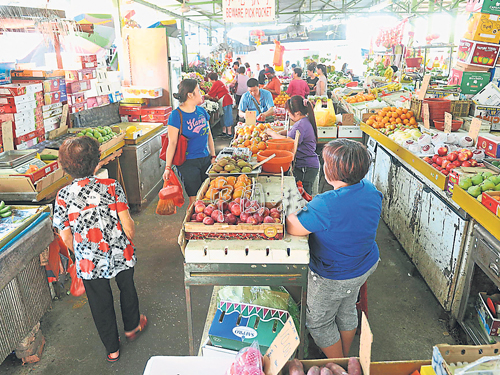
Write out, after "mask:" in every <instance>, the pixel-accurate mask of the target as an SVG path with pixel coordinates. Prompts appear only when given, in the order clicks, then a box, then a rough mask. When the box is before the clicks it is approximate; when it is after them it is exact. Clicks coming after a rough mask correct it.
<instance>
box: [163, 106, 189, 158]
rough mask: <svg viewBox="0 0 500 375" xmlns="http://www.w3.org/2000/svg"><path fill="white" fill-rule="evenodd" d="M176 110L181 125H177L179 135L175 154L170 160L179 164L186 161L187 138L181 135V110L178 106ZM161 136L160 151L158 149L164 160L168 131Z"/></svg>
mask: <svg viewBox="0 0 500 375" xmlns="http://www.w3.org/2000/svg"><path fill="white" fill-rule="evenodd" d="M177 111H178V112H179V116H180V118H181V125H180V127H179V137H178V138H177V147H176V148H175V154H174V158H173V160H172V164H173V165H176V166H179V165H182V164H184V162H185V161H186V152H187V146H188V139H187V138H186V137H185V136H183V135H182V126H183V121H182V112H181V110H180V109H178V108H177ZM161 138H162V140H161V141H162V142H161V145H162V146H161V151H160V159H161V160H165V159H166V157H167V147H168V133H165V134H162V135H161Z"/></svg>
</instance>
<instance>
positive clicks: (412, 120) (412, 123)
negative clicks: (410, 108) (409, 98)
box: [410, 117, 417, 125]
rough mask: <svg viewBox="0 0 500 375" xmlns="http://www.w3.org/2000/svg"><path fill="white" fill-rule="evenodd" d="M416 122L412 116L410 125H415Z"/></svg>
mask: <svg viewBox="0 0 500 375" xmlns="http://www.w3.org/2000/svg"><path fill="white" fill-rule="evenodd" d="M416 123H417V120H415V117H412V118H411V119H410V125H415V124H416Z"/></svg>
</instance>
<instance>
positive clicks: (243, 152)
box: [215, 147, 252, 161]
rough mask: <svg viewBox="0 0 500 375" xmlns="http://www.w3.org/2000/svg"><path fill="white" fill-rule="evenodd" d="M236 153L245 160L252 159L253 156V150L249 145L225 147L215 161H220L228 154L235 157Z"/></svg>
mask: <svg viewBox="0 0 500 375" xmlns="http://www.w3.org/2000/svg"><path fill="white" fill-rule="evenodd" d="M234 155H236V156H237V157H238V158H239V159H243V160H245V161H250V159H251V158H252V152H251V151H250V149H249V148H247V147H224V148H223V149H222V150H221V151H220V152H219V154H218V155H217V157H216V158H215V161H219V160H220V159H222V158H224V157H226V156H229V157H233V156H234Z"/></svg>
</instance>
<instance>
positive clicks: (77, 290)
mask: <svg viewBox="0 0 500 375" xmlns="http://www.w3.org/2000/svg"><path fill="white" fill-rule="evenodd" d="M68 272H69V275H70V276H71V287H70V288H69V291H70V292H71V294H72V295H74V296H75V297H79V296H81V295H82V294H83V293H85V287H84V286H83V280H82V279H80V278H79V277H78V276H77V274H76V265H75V263H72V264H71V265H70V266H69V267H68Z"/></svg>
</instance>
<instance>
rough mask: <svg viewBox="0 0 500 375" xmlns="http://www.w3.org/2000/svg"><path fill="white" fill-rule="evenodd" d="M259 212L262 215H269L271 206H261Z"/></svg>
mask: <svg viewBox="0 0 500 375" xmlns="http://www.w3.org/2000/svg"><path fill="white" fill-rule="evenodd" d="M257 213H258V214H259V215H260V216H262V217H266V216H269V214H270V211H269V208H267V207H261V208H259V210H258V211H257Z"/></svg>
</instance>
